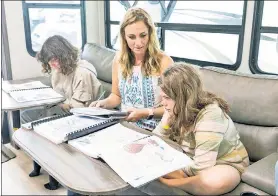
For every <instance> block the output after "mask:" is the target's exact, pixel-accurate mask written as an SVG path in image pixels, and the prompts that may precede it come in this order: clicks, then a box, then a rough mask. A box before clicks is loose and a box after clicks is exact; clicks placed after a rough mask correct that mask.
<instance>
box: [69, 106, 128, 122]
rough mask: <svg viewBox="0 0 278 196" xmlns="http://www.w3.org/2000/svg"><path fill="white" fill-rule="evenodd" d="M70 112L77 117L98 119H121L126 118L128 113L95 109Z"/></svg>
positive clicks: (89, 108)
mask: <svg viewBox="0 0 278 196" xmlns="http://www.w3.org/2000/svg"><path fill="white" fill-rule="evenodd" d="M70 112H71V113H73V114H74V115H78V116H91V117H95V118H100V119H123V118H125V117H127V116H128V112H124V111H117V110H107V109H103V108H97V107H87V108H72V109H71V110H70Z"/></svg>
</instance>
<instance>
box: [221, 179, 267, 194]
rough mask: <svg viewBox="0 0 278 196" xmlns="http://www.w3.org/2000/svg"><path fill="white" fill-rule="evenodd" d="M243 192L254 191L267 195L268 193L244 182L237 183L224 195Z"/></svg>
mask: <svg viewBox="0 0 278 196" xmlns="http://www.w3.org/2000/svg"><path fill="white" fill-rule="evenodd" d="M243 192H252V193H256V194H258V195H269V194H267V193H265V192H263V191H261V190H260V189H257V188H255V187H252V186H250V185H248V184H246V183H244V182H241V183H239V185H237V187H236V188H235V189H234V190H232V191H231V192H229V193H226V194H225V195H240V193H243Z"/></svg>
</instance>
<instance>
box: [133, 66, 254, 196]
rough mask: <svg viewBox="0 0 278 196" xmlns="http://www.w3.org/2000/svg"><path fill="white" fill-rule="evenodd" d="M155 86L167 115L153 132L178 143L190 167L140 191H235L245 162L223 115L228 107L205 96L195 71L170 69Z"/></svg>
mask: <svg viewBox="0 0 278 196" xmlns="http://www.w3.org/2000/svg"><path fill="white" fill-rule="evenodd" d="M159 86H160V87H161V90H162V91H161V96H162V104H163V106H164V109H165V113H164V115H163V117H162V120H161V122H160V123H159V125H158V126H157V127H156V129H155V130H154V131H153V132H154V133H157V134H159V135H161V136H163V137H167V138H169V139H171V140H173V141H175V142H177V143H178V144H179V145H180V146H181V148H182V149H183V151H184V152H185V153H186V154H187V155H188V156H190V157H191V158H192V159H193V164H192V165H188V167H186V168H183V169H181V170H177V171H174V172H172V173H169V174H167V175H165V176H163V177H161V178H160V179H159V181H154V182H151V183H149V184H147V185H145V186H143V187H140V188H139V190H140V191H142V192H144V193H146V194H150V195H162V194H163V195H165V194H166V195H186V194H187V193H190V194H193V195H220V194H224V193H227V192H229V191H231V190H233V189H234V188H235V187H236V186H237V185H238V183H239V182H240V176H241V174H242V172H243V171H244V169H245V168H246V167H247V166H248V165H249V158H248V154H247V151H246V149H245V147H244V146H243V144H242V143H241V141H240V140H239V139H240V137H239V134H238V132H237V130H236V128H235V126H234V123H233V121H232V120H231V118H230V117H229V116H228V115H227V112H228V111H229V107H228V104H227V102H226V101H224V100H223V99H221V98H219V97H217V96H216V95H215V94H213V93H210V92H207V91H205V90H204V89H203V85H202V81H201V79H200V76H199V75H198V73H197V71H196V70H195V69H194V68H193V67H192V66H190V65H186V64H184V63H175V65H174V66H172V67H169V68H168V69H167V70H166V71H165V72H164V73H163V74H162V77H161V80H160V84H159ZM139 190H134V192H137V193H138V191H139ZM129 193H132V191H131V190H129Z"/></svg>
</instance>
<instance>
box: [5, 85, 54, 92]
mask: <svg viewBox="0 0 278 196" xmlns="http://www.w3.org/2000/svg"><path fill="white" fill-rule="evenodd" d="M44 88H51V87H49V86H46V87H40V88H30V89H15V90H11V91H9V92H16V91H28V90H38V89H44Z"/></svg>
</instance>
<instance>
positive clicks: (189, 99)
mask: <svg viewBox="0 0 278 196" xmlns="http://www.w3.org/2000/svg"><path fill="white" fill-rule="evenodd" d="M159 86H160V87H161V90H162V91H163V92H164V93H165V94H166V95H168V96H169V97H170V98H171V99H172V100H174V101H175V106H174V109H173V115H172V116H171V117H170V124H171V125H172V126H171V130H170V131H171V138H176V137H178V138H179V141H178V142H179V143H181V142H182V140H183V138H184V135H185V133H188V132H192V131H193V130H194V128H195V123H196V118H197V115H198V114H199V112H200V111H201V110H202V109H203V108H204V107H205V106H207V105H209V104H212V103H215V102H217V103H218V105H219V107H220V108H221V109H222V110H223V112H224V113H227V112H229V106H228V104H227V102H226V101H225V100H223V99H221V98H219V97H217V96H216V95H215V94H213V93H210V92H207V91H205V90H204V89H203V83H202V81H201V79H200V76H199V74H198V72H197V70H196V69H195V68H194V67H193V66H191V65H190V64H186V63H175V64H174V65H173V66H171V67H169V68H167V69H166V70H165V71H164V73H163V74H162V77H161V79H160V81H159Z"/></svg>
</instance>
